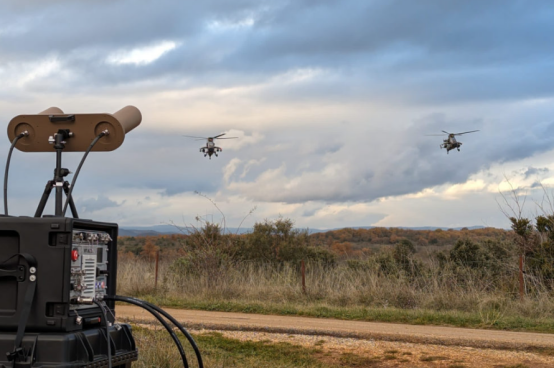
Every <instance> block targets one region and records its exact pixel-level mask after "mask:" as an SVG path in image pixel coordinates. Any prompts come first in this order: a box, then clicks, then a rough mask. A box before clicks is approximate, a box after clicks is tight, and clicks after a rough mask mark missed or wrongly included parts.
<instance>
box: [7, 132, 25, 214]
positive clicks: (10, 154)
mask: <svg viewBox="0 0 554 369" xmlns="http://www.w3.org/2000/svg"><path fill="white" fill-rule="evenodd" d="M28 135H29V132H27V131H25V132H22V133H20V134H18V135H17V136H15V138H14V139H13V141H12V145H11V146H10V151H9V153H8V159H7V161H6V170H5V172H4V215H6V216H7V215H8V172H9V170H10V160H11V158H12V152H13V149H14V147H15V144H16V143H17V141H19V139H20V138H23V137H25V136H28Z"/></svg>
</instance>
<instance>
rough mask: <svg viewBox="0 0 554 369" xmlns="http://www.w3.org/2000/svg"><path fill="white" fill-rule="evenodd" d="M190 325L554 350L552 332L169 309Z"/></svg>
mask: <svg viewBox="0 0 554 369" xmlns="http://www.w3.org/2000/svg"><path fill="white" fill-rule="evenodd" d="M166 311H167V312H168V313H170V314H171V315H173V316H174V317H175V318H176V319H177V320H178V321H179V322H182V323H183V325H184V326H185V327H187V328H194V329H213V330H223V331H252V332H268V333H288V334H304V335H320V336H333V337H344V338H363V339H373V340H381V341H398V342H409V343H424V344H435V345H446V346H466V347H475V348H494V349H512V350H526V349H546V350H554V335H551V334H543V333H525V332H507V331H494V330H484V329H466V328H452V327H437V326H423V325H406V324H391V323H373V322H360V321H347V320H337V319H319V318H304V317H295V316H277V315H259V314H242V313H224V312H212V311H197V310H181V309H166ZM116 313H117V317H118V319H119V320H122V321H127V320H129V319H131V320H133V321H135V322H151V321H152V320H153V317H152V316H151V315H150V314H149V313H148V312H146V311H144V310H143V309H141V308H139V307H135V306H128V305H118V306H117V307H116Z"/></svg>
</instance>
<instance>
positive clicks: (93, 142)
mask: <svg viewBox="0 0 554 369" xmlns="http://www.w3.org/2000/svg"><path fill="white" fill-rule="evenodd" d="M107 134H109V133H108V131H107V130H106V131H103V132H102V133H100V134H99V135H98V136H96V138H95V139H94V140H92V142H91V144H90V146H89V147H88V149H87V151H85V154H84V155H83V158H82V159H81V162H80V163H79V166H78V167H77V170H76V171H75V175H74V176H73V179H72V180H71V186H70V187H69V192H68V193H67V198H66V199H65V204H64V206H63V210H62V217H64V216H65V212H66V210H67V205H68V204H69V199H71V194H72V193H73V187H75V182H76V181H77V177H78V176H79V172H80V171H81V167H82V166H83V164H84V163H85V159H86V158H87V156H88V153H89V152H90V150H92V148H93V147H94V145H96V143H97V142H98V140H99V139H101V138H102V137H104V136H105V135H107Z"/></svg>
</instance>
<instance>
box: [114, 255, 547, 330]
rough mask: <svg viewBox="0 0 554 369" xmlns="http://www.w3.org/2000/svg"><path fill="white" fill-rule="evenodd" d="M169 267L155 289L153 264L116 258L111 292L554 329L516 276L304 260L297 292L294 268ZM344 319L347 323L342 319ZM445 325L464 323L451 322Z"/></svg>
mask: <svg viewBox="0 0 554 369" xmlns="http://www.w3.org/2000/svg"><path fill="white" fill-rule="evenodd" d="M172 262H173V261H172V260H164V261H161V262H160V266H159V280H158V288H157V290H154V263H153V262H148V261H144V260H140V259H135V260H126V259H125V258H123V259H122V260H120V264H119V272H118V293H119V294H122V295H131V296H137V297H148V298H150V299H152V298H154V299H157V302H159V303H167V302H168V301H174V302H172V303H171V304H172V305H177V306H178V301H183V302H196V303H198V302H212V303H214V304H215V305H217V304H218V303H223V302H232V303H237V304H240V305H241V306H243V307H247V306H249V305H252V306H258V307H259V306H262V307H263V306H269V305H279V306H281V307H282V308H283V309H285V310H286V309H287V308H290V310H291V311H294V308H295V307H299V306H301V307H306V306H315V307H318V308H321V307H327V308H341V309H350V308H352V309H354V308H356V309H360V308H364V309H366V308H379V309H383V308H385V309H387V308H396V309H408V310H417V309H424V310H430V311H436V312H438V313H440V312H449V311H454V312H462V313H469V314H472V315H471V316H472V317H473V318H472V319H474V320H476V322H477V323H475V322H473V323H472V322H468V326H475V325H478V326H481V327H496V328H513V329H526V324H528V323H525V322H522V321H519V320H518V319H522V318H527V319H531V320H533V321H535V322H538V323H537V324H538V325H540V324H542V323H541V321H544V324H547V325H548V324H550V325H553V327H552V329H554V320H553V318H554V314H553V311H554V294H553V293H552V291H551V290H549V289H548V288H546V287H545V286H538V288H537V287H535V288H534V290H533V293H532V294H529V296H528V298H527V299H526V300H525V301H519V299H517V285H516V283H517V279H516V278H517V275H515V274H514V276H513V278H511V279H510V278H506V280H502V279H501V280H496V281H495V282H494V283H493V281H492V280H491V279H489V278H486V275H483V273H477V272H474V271H471V270H466V271H464V277H463V278H462V279H460V278H459V276H456V275H454V274H453V273H452V271H450V272H449V269H442V270H439V269H438V268H430V269H429V271H428V272H426V273H424V274H423V275H419V276H417V277H409V276H406V275H405V274H403V273H400V274H399V275H395V276H386V275H383V274H382V273H379V272H378V271H376V270H372V269H368V270H355V269H351V268H348V267H347V266H346V265H339V266H336V267H327V266H324V265H321V264H317V263H315V264H314V263H311V264H310V263H308V264H307V267H306V285H307V291H306V293H305V294H304V293H303V291H302V288H301V285H300V275H299V270H298V267H297V266H294V265H286V264H285V265H282V266H280V267H275V266H270V265H261V264H259V263H236V264H231V265H228V266H227V267H225V268H220V269H219V270H217V271H215V272H214V271H213V270H207V271H205V272H203V273H198V272H195V273H186V272H184V271H175V270H172V269H171V263H172ZM457 273H460V271H459V270H458V272H457ZM491 278H492V277H491ZM175 301H177V303H175ZM188 306H189V307H190V305H188ZM200 308H202V307H201V306H200ZM216 308H217V307H216ZM246 310H247V308H246ZM284 313H290V312H286V311H285V312H284ZM292 313H294V312H292ZM316 315H317V314H316ZM322 316H323V315H322ZM344 318H347V319H348V318H349V316H348V314H345V316H344ZM354 318H356V317H354ZM383 319H385V320H386V319H387V318H386V317H385V318H383ZM506 320H510V321H513V322H512V323H510V324H512V326H504V325H502V324H504V323H502V324H500V325H499V322H505V321H506ZM420 323H426V322H425V321H422V322H420ZM445 323H446V324H452V325H461V326H464V325H465V323H463V322H461V323H460V322H456V321H454V320H453V321H452V322H445ZM549 329H550V328H548V327H547V328H545V330H546V331H548V330H549ZM539 330H541V329H539Z"/></svg>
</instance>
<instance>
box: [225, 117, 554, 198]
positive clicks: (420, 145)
mask: <svg viewBox="0 0 554 369" xmlns="http://www.w3.org/2000/svg"><path fill="white" fill-rule="evenodd" d="M375 123H376V124H377V125H378V123H379V122H375ZM386 124H387V122H382V125H383V126H384V125H386ZM552 128H553V125H552V123H548V122H546V123H531V124H528V125H526V126H521V125H517V124H505V122H502V123H491V122H487V121H483V120H481V119H473V120H468V119H453V118H451V117H448V116H446V115H444V114H433V115H429V116H425V117H422V118H420V119H416V120H414V122H413V123H412V124H411V125H410V126H409V127H407V128H405V129H403V130H402V133H401V134H398V133H396V132H394V131H385V132H380V133H378V134H372V133H373V132H372V129H371V128H369V129H363V126H362V128H360V125H358V127H357V128H355V129H350V130H349V131H348V132H347V134H346V132H342V133H341V132H340V131H338V130H337V132H336V133H335V136H336V137H335V138H334V140H335V141H338V142H342V144H341V145H339V147H340V149H339V150H337V151H334V152H333V153H332V154H328V155H327V156H324V157H322V155H321V154H313V153H314V152H320V151H322V150H323V151H325V148H326V147H327V145H328V143H326V141H325V139H324V138H322V139H320V140H317V142H316V143H313V142H308V143H305V144H302V142H301V138H298V139H297V141H298V142H291V144H292V146H293V147H298V148H300V149H299V150H298V151H291V150H287V151H282V152H278V153H267V152H266V153H265V154H264V157H266V158H267V160H266V161H265V162H264V166H263V168H257V170H255V171H251V172H250V173H249V175H248V176H247V177H246V178H239V177H238V173H240V170H241V168H240V167H239V168H238V169H237V171H236V173H237V174H236V175H234V176H232V177H231V182H230V184H229V189H230V190H231V191H236V192H239V193H241V194H242V195H244V196H247V197H249V198H251V199H253V200H256V201H274V202H285V203H302V202H307V201H323V202H327V203H333V202H340V201H373V200H376V199H379V198H383V197H388V196H398V195H406V194H411V193H417V192H419V191H421V190H423V189H425V188H429V187H434V186H439V185H444V184H455V183H463V182H465V181H467V180H468V179H469V178H470V176H471V175H473V174H475V173H477V172H479V171H482V170H487V169H488V168H489V167H490V166H491V165H492V164H493V163H504V162H510V161H516V160H521V159H525V158H530V157H532V156H533V155H535V154H538V153H542V152H545V151H547V150H552V149H554V140H553V139H552V134H551V133H549V132H550V131H551V130H552ZM476 129H478V130H480V132H475V133H471V134H466V135H462V136H457V139H458V140H459V141H460V142H462V143H463V145H462V147H461V153H458V152H456V151H453V152H450V154H449V155H447V154H446V151H445V150H439V144H440V143H442V141H443V139H445V138H446V134H444V135H443V136H437V137H429V136H425V134H426V133H427V134H441V131H442V130H446V131H448V132H453V133H458V132H465V131H469V130H476ZM297 133H298V136H299V137H305V133H302V132H298V131H297ZM492 133H494V134H492ZM491 137H492V139H491ZM272 139H275V140H279V139H283V137H282V136H281V135H278V136H274V137H273V138H272ZM312 145H314V146H313V147H316V148H319V149H315V150H314V149H313V148H312ZM302 147H305V148H306V150H307V151H306V152H305V153H303V152H302ZM323 158H324V160H322V159H323ZM533 173H535V174H538V173H545V172H544V168H543V169H536V168H533V167H529V168H528V169H527V171H526V174H524V175H532V174H533Z"/></svg>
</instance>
